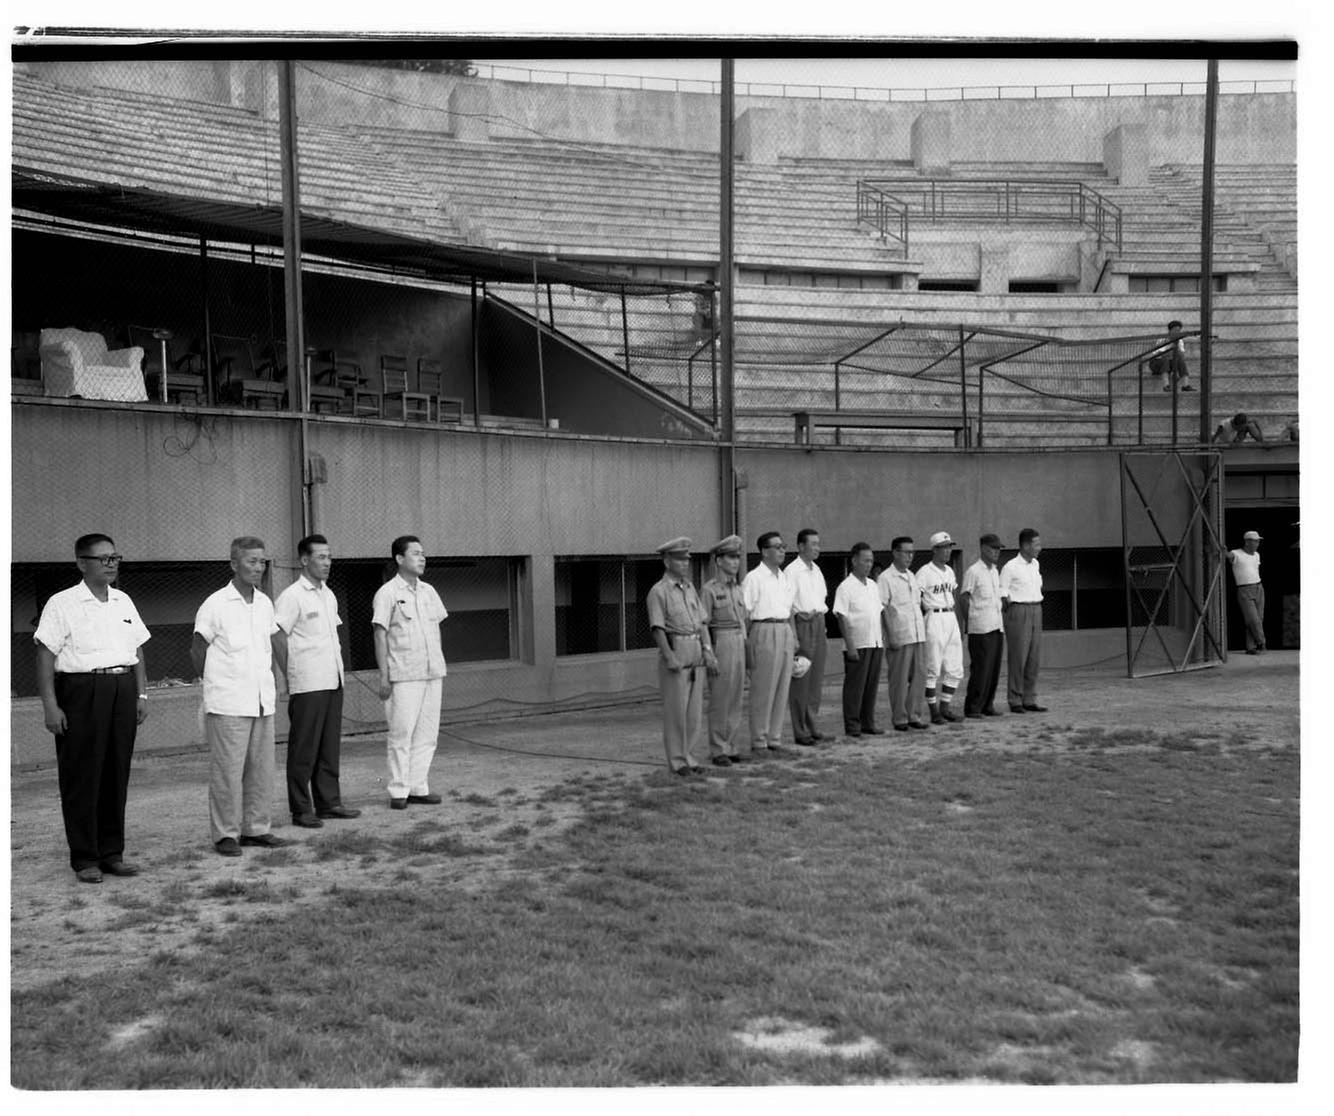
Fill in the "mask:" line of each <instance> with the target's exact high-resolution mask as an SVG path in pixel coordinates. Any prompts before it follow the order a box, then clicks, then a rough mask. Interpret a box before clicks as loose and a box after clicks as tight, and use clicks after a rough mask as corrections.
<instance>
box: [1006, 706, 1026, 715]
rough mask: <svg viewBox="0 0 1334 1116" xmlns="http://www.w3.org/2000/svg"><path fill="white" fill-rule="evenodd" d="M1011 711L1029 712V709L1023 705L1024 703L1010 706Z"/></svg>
mask: <svg viewBox="0 0 1334 1116" xmlns="http://www.w3.org/2000/svg"><path fill="white" fill-rule="evenodd" d="M1010 712H1011V713H1027V712H1028V709H1027V708H1026V707H1025V706H1022V705H1012V706H1010Z"/></svg>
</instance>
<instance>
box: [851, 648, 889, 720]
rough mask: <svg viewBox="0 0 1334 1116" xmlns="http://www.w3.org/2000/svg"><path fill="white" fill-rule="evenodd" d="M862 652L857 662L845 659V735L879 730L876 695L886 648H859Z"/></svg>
mask: <svg viewBox="0 0 1334 1116" xmlns="http://www.w3.org/2000/svg"><path fill="white" fill-rule="evenodd" d="M857 650H858V651H859V652H860V653H861V658H859V659H858V660H857V661H856V662H855V663H850V662H848V660H847V659H846V658H844V660H843V729H844V731H845V732H864V731H866V730H868V729H873V728H875V727H876V724H875V695H876V690H877V688H878V687H879V685H880V661H881V660H882V659H883V658H884V657H885V651H884V648H882V647H859V648H857Z"/></svg>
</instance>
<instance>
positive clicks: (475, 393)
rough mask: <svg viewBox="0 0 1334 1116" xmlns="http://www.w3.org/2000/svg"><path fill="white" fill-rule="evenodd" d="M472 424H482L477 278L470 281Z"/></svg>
mask: <svg viewBox="0 0 1334 1116" xmlns="http://www.w3.org/2000/svg"><path fill="white" fill-rule="evenodd" d="M472 424H473V426H481V425H482V365H481V360H480V359H479V354H478V352H477V278H476V276H474V277H473V281H472Z"/></svg>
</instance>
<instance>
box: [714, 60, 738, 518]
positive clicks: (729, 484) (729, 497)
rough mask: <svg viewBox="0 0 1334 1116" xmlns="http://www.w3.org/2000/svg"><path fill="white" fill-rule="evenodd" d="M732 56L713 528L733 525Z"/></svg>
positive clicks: (721, 189) (721, 161)
mask: <svg viewBox="0 0 1334 1116" xmlns="http://www.w3.org/2000/svg"><path fill="white" fill-rule="evenodd" d="M735 92H736V60H735V59H732V58H724V59H722V97H721V101H722V104H721V113H722V117H721V120H720V121H719V123H720V128H719V150H718V276H717V278H718V294H719V304H718V346H719V353H718V357H719V370H718V433H719V435H720V437H721V439H722V445H721V446H720V447H719V450H718V518H719V520H720V523H719V533H720V534H722V535H730V534H732V533H733V531H735V530H736V528H737V509H736V503H737V501H736V450H735V443H736V392H735V383H736V379H735V363H734V361H735V346H736V337H735V333H734V331H733V327H732V319H733V308H734V305H735V298H736V268H735V264H734V260H733V255H734V250H733V243H732V216H733V202H734V198H733V182H734V173H735V167H734V160H735V146H734V140H735V119H736V103H735V102H736V98H735Z"/></svg>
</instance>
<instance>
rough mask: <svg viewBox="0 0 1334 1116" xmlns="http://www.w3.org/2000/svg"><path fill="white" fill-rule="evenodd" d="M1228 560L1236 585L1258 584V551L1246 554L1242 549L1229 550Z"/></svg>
mask: <svg viewBox="0 0 1334 1116" xmlns="http://www.w3.org/2000/svg"><path fill="white" fill-rule="evenodd" d="M1227 558H1228V561H1229V562H1231V563H1232V579H1233V580H1234V581H1235V582H1236V583H1237V584H1238V585H1259V584H1260V552H1259V551H1258V550H1257V551H1256V552H1255V553H1254V554H1247V553H1246V551H1244V550H1229V551H1228V552H1227Z"/></svg>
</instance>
